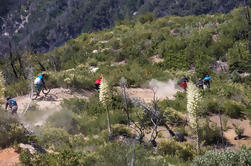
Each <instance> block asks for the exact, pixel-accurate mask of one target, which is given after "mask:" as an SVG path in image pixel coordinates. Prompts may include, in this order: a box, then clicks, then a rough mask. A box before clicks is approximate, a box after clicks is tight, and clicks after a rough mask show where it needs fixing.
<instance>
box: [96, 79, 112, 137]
mask: <svg viewBox="0 0 251 166" xmlns="http://www.w3.org/2000/svg"><path fill="white" fill-rule="evenodd" d="M111 100H112V99H111V91H110V88H109V84H108V82H107V80H106V79H105V78H104V77H103V78H102V81H101V83H100V89H99V101H100V102H101V103H102V104H103V106H104V107H105V109H106V118H107V127H108V132H109V137H110V136H111V135H112V130H111V124H110V115H109V108H108V107H109V105H110V103H111Z"/></svg>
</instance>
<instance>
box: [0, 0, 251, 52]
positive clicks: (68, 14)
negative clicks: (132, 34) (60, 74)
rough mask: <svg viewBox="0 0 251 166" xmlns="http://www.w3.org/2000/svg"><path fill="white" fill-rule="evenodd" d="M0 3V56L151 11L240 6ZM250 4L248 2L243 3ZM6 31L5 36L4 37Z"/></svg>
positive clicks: (232, 1)
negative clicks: (9, 40)
mask: <svg viewBox="0 0 251 166" xmlns="http://www.w3.org/2000/svg"><path fill="white" fill-rule="evenodd" d="M6 2H7V1H4V0H1V1H0V6H1V8H0V16H1V21H0V25H1V33H0V34H1V36H0V41H1V43H0V45H1V48H0V50H1V56H3V55H6V54H9V45H8V39H6V38H11V39H12V40H11V41H12V47H11V50H12V51H13V52H16V51H17V50H18V51H19V52H20V51H21V50H32V51H35V52H40V53H41V52H42V53H44V52H47V51H48V50H51V49H53V48H55V47H58V46H61V45H62V44H63V43H64V42H65V41H67V40H69V39H71V38H76V37H77V36H78V35H80V34H81V33H83V32H91V31H97V30H101V29H104V28H108V27H112V26H114V24H115V22H116V21H119V20H124V19H131V18H132V17H133V15H137V14H142V13H146V12H153V13H154V14H155V15H156V16H157V17H162V16H166V15H177V16H187V15H200V14H213V13H227V12H229V11H231V10H232V9H234V8H236V7H239V6H244V2H245V1H236V0H228V1H226V0H212V1H205V0H203V1H196V0H188V1H184V0H177V1H172V0H155V1H152V0H125V1H118V0H92V1H90V0H36V1H34V0H22V1H19V0H11V1H8V3H6ZM246 4H247V5H251V1H250V0H246ZM6 32H7V33H8V34H9V37H6Z"/></svg>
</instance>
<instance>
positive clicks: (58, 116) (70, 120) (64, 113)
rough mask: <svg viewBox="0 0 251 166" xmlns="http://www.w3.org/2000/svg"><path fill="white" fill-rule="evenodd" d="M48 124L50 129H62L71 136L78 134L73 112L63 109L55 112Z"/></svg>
mask: <svg viewBox="0 0 251 166" xmlns="http://www.w3.org/2000/svg"><path fill="white" fill-rule="evenodd" d="M46 122H47V125H48V126H49V127H55V128H62V129H64V130H66V131H67V132H69V133H70V134H75V133H78V128H77V120H76V117H75V115H74V113H73V112H71V111H68V110H65V109H63V110H61V111H59V112H55V113H54V114H53V115H51V116H50V117H49V118H48V119H47V121H46Z"/></svg>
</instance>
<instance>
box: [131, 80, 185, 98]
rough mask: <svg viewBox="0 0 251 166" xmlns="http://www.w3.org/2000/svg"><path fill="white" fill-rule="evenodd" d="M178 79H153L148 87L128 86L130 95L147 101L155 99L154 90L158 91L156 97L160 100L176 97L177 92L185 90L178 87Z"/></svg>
mask: <svg viewBox="0 0 251 166" xmlns="http://www.w3.org/2000/svg"><path fill="white" fill-rule="evenodd" d="M176 84H177V81H175V80H169V81H167V82H161V81H157V80H154V79H153V80H151V81H150V82H149V83H148V85H147V87H146V88H128V89H127V92H128V95H129V96H130V97H132V98H140V99H143V100H144V101H145V102H146V103H150V102H152V101H153V97H154V92H153V91H155V92H156V98H157V99H158V100H164V99H167V98H168V99H169V100H173V99H175V97H174V95H175V94H176V93H177V92H182V91H183V90H182V89H181V88H179V87H177V85H176Z"/></svg>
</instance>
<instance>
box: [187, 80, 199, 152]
mask: <svg viewBox="0 0 251 166" xmlns="http://www.w3.org/2000/svg"><path fill="white" fill-rule="evenodd" d="M187 87H188V88H187V112H188V116H189V123H190V126H191V127H192V128H193V129H195V130H196V134H197V153H198V154H200V137H199V122H198V118H199V112H200V103H201V100H202V97H201V94H200V91H199V89H198V88H197V87H196V86H195V85H194V84H193V83H191V82H189V83H188V85H187Z"/></svg>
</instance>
